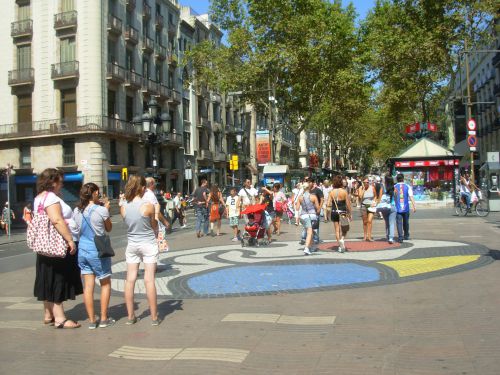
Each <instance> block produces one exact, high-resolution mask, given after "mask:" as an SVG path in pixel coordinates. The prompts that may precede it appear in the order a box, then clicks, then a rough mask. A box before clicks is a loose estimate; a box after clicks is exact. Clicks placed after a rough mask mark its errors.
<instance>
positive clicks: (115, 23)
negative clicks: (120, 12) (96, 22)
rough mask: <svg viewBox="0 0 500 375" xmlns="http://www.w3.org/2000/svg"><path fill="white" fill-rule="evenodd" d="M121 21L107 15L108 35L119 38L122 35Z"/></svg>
mask: <svg viewBox="0 0 500 375" xmlns="http://www.w3.org/2000/svg"><path fill="white" fill-rule="evenodd" d="M122 27H123V24H122V20H121V19H119V18H118V17H115V16H113V15H111V14H110V15H108V33H109V34H112V35H116V36H119V35H121V33H122Z"/></svg>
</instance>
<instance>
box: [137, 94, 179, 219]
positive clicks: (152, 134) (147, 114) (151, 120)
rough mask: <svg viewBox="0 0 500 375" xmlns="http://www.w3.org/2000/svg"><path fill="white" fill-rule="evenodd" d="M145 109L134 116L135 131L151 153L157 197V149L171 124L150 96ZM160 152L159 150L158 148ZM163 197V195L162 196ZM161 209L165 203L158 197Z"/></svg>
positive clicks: (168, 117)
mask: <svg viewBox="0 0 500 375" xmlns="http://www.w3.org/2000/svg"><path fill="white" fill-rule="evenodd" d="M147 107H148V108H147V110H145V111H144V113H143V114H142V116H136V117H134V120H133V122H134V126H135V132H136V134H137V135H138V137H139V142H145V143H147V144H148V145H149V148H150V150H151V153H152V159H153V160H152V162H153V178H154V179H155V194H156V196H157V197H158V198H160V197H159V195H160V193H159V191H158V178H159V175H158V159H157V155H158V154H157V153H156V151H157V149H158V146H159V145H161V144H162V143H163V142H164V141H165V140H166V138H167V135H168V134H169V133H170V128H171V126H172V119H171V118H170V114H169V113H168V109H167V112H163V113H160V109H161V108H160V105H159V104H158V102H157V101H156V99H155V98H154V97H153V96H152V97H151V99H150V100H149V102H148V104H147ZM160 152H161V150H160ZM162 198H163V197H162ZM158 202H159V203H160V205H161V209H162V210H163V208H164V205H165V203H164V202H163V199H158Z"/></svg>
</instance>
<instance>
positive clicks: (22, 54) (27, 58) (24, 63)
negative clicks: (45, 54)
mask: <svg viewBox="0 0 500 375" xmlns="http://www.w3.org/2000/svg"><path fill="white" fill-rule="evenodd" d="M28 68H31V44H27V45H23V46H18V47H17V69H28Z"/></svg>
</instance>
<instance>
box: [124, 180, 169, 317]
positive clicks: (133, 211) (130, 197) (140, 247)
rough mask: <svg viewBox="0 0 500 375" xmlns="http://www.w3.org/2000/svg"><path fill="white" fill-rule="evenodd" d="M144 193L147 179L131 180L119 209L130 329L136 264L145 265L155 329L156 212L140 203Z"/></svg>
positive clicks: (145, 203) (148, 204)
mask: <svg viewBox="0 0 500 375" xmlns="http://www.w3.org/2000/svg"><path fill="white" fill-rule="evenodd" d="M145 191H146V179H145V178H144V177H143V176H137V175H134V176H131V177H130V178H129V179H128V181H127V185H125V199H126V203H125V204H124V205H122V206H121V208H120V214H121V215H122V217H123V221H124V222H125V225H126V227H127V241H128V244H127V248H126V250H125V259H126V262H127V280H126V282H125V304H126V305H127V314H128V320H127V322H126V323H125V324H127V325H131V324H135V323H137V321H138V318H137V317H136V316H135V312H134V288H135V282H136V280H137V273H138V271H139V264H140V263H141V262H142V263H144V284H145V286H146V296H147V299H148V303H149V310H150V312H151V325H153V326H158V325H159V324H160V319H159V318H158V303H157V295H156V285H155V272H156V263H157V262H158V243H157V238H156V233H158V222H157V221H156V219H155V208H154V206H153V205H152V204H151V203H148V202H146V201H145V200H143V199H142V196H143V195H144V192H145Z"/></svg>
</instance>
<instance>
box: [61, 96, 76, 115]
mask: <svg viewBox="0 0 500 375" xmlns="http://www.w3.org/2000/svg"><path fill="white" fill-rule="evenodd" d="M61 118H62V119H65V120H67V119H75V118H76V90H75V89H69V90H61Z"/></svg>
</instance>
